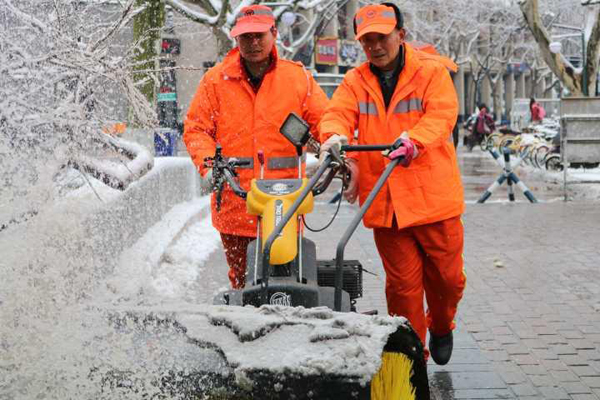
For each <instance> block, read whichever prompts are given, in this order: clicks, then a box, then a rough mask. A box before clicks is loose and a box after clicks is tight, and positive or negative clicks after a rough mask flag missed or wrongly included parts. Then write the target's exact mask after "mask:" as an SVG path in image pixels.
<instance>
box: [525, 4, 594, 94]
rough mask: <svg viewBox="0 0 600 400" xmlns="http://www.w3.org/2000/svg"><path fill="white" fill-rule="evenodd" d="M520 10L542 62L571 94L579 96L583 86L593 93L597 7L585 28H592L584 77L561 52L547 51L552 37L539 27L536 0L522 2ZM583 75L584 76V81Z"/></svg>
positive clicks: (584, 64) (584, 66) (541, 26)
mask: <svg viewBox="0 0 600 400" xmlns="http://www.w3.org/2000/svg"><path fill="white" fill-rule="evenodd" d="M520 7H521V12H522V13H523V17H524V18H525V21H527V25H528V26H529V29H530V30H531V33H532V34H533V36H534V38H535V40H536V42H537V43H538V47H539V49H540V51H541V53H542V57H543V58H544V61H545V62H546V64H547V65H548V67H550V69H551V70H552V72H553V73H554V74H555V75H556V76H557V77H558V79H559V80H560V81H561V82H562V83H563V85H564V86H566V87H567V88H568V89H569V90H570V91H571V93H572V94H574V95H582V94H583V87H584V85H587V88H588V89H592V90H593V89H594V88H595V82H596V71H597V70H598V53H599V51H600V48H599V47H600V18H599V17H600V8H598V7H594V8H593V12H592V13H588V16H589V17H588V18H589V19H588V21H587V24H588V26H589V25H592V29H591V31H590V32H591V34H590V37H589V38H588V43H587V45H586V52H585V53H586V57H585V60H584V63H583V69H585V72H586V73H585V74H583V73H578V72H576V71H575V69H574V68H573V66H572V65H571V64H570V63H569V62H568V61H567V60H566V59H565V58H564V56H563V55H562V54H561V53H556V54H555V53H552V52H551V51H550V48H549V45H550V41H551V38H550V35H549V34H548V31H547V30H546V28H545V27H544V25H543V24H542V21H541V18H540V14H539V7H538V0H522V1H521V2H520ZM582 72H583V71H582ZM584 75H585V76H586V82H583V76H584ZM592 90H588V93H592V92H593V91H592Z"/></svg>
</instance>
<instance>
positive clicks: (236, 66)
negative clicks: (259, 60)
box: [223, 45, 279, 79]
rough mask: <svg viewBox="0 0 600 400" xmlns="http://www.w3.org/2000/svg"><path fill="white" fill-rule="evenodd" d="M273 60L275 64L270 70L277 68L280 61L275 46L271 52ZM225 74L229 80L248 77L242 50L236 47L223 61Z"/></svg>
mask: <svg viewBox="0 0 600 400" xmlns="http://www.w3.org/2000/svg"><path fill="white" fill-rule="evenodd" d="M271 59H272V62H273V63H274V64H272V65H271V67H269V70H271V69H273V68H275V67H276V66H277V62H278V61H279V55H278V53H277V46H275V45H273V50H271ZM223 73H224V74H225V75H227V77H229V78H238V79H239V78H243V77H245V76H246V72H245V71H244V66H243V65H242V57H241V55H240V49H239V48H238V47H234V48H233V49H232V50H231V51H229V53H227V55H226V56H225V58H224V59H223Z"/></svg>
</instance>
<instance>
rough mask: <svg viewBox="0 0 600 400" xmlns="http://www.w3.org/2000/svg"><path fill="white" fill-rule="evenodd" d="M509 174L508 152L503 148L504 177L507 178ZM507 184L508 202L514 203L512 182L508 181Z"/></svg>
mask: <svg viewBox="0 0 600 400" xmlns="http://www.w3.org/2000/svg"><path fill="white" fill-rule="evenodd" d="M511 172H512V171H511V166H510V150H509V149H508V148H507V147H505V148H504V175H505V176H507V177H508V176H509V175H510V173H511ZM507 184H508V200H509V201H515V190H514V188H513V183H512V180H510V179H508V181H507Z"/></svg>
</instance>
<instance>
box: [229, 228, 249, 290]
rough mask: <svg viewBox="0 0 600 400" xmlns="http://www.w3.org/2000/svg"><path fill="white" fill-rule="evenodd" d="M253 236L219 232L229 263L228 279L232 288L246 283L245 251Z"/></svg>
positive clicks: (238, 287)
mask: <svg viewBox="0 0 600 400" xmlns="http://www.w3.org/2000/svg"><path fill="white" fill-rule="evenodd" d="M254 239H255V238H253V237H248V236H237V235H229V234H225V233H221V241H222V242H223V249H224V250H225V257H226V258H227V265H229V272H228V275H229V281H230V282H231V287H232V288H234V289H242V288H243V287H244V286H245V285H246V251H247V250H248V244H250V242H251V241H253V240H254Z"/></svg>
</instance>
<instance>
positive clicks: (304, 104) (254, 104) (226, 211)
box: [183, 47, 328, 236]
mask: <svg viewBox="0 0 600 400" xmlns="http://www.w3.org/2000/svg"><path fill="white" fill-rule="evenodd" d="M272 57H273V62H275V66H274V68H272V69H270V70H269V71H268V72H267V73H266V74H265V76H264V77H263V81H262V83H261V86H260V89H259V90H258V92H254V90H253V89H252V87H251V85H250V83H249V82H248V81H247V80H246V79H247V78H246V74H245V72H243V66H242V64H241V59H240V53H239V49H238V48H235V49H233V50H232V51H230V52H229V54H227V56H226V57H225V59H224V60H223V62H221V63H219V64H217V65H216V66H215V67H213V68H211V69H210V70H209V71H207V72H206V74H205V75H204V77H203V78H202V80H201V82H200V85H199V86H198V89H197V91H196V94H195V96H194V99H193V100H192V103H191V105H190V108H189V111H188V114H187V118H186V121H185V129H184V134H183V140H184V142H185V144H186V146H187V149H188V152H189V153H190V155H191V157H192V160H193V161H194V164H195V165H196V166H197V167H198V170H199V171H200V172H201V173H202V174H204V166H203V163H204V158H205V157H210V156H213V155H214V153H215V147H216V143H219V144H220V145H221V146H222V148H223V155H224V156H226V157H236V158H238V159H239V158H243V159H248V160H251V161H252V166H251V167H245V168H239V169H238V173H239V178H240V183H241V185H242V187H243V188H244V189H245V190H248V189H249V187H250V180H251V179H252V178H259V177H260V164H259V162H258V157H257V154H258V151H260V150H262V151H263V152H264V155H265V166H264V177H265V178H295V177H297V176H298V169H297V163H296V159H295V156H296V150H295V148H294V146H292V145H291V144H290V143H289V142H288V141H287V140H286V139H285V138H284V137H283V135H282V134H281V133H279V128H280V126H281V124H282V123H283V121H284V120H285V118H286V117H287V116H288V114H289V113H291V112H295V113H296V114H298V115H299V116H301V117H302V118H303V119H304V120H305V121H307V122H308V123H309V125H310V127H311V133H312V134H313V136H314V137H315V138H317V139H318V135H317V124H318V122H319V119H320V118H321V115H322V113H323V111H324V109H325V106H326V105H327V101H328V100H327V97H326V96H325V93H324V92H323V90H322V89H321V88H320V87H319V86H318V85H317V83H316V82H315V80H314V79H313V77H312V75H311V74H310V73H309V72H308V71H306V70H305V69H304V67H303V66H302V65H301V64H299V63H295V62H292V61H287V60H283V59H279V58H278V56H277V50H276V49H275V47H274V48H273V52H272ZM211 203H212V219H213V225H214V226H215V228H216V229H217V230H218V231H220V232H221V233H227V234H233V235H240V236H255V235H256V217H254V216H251V215H248V214H247V213H246V204H245V200H243V199H240V198H239V197H237V196H236V195H235V194H234V193H233V191H232V190H231V189H230V188H229V187H228V186H227V185H226V186H225V189H224V190H223V197H222V202H221V210H220V211H219V212H217V211H216V208H215V198H214V195H213V198H212V201H211Z"/></svg>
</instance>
